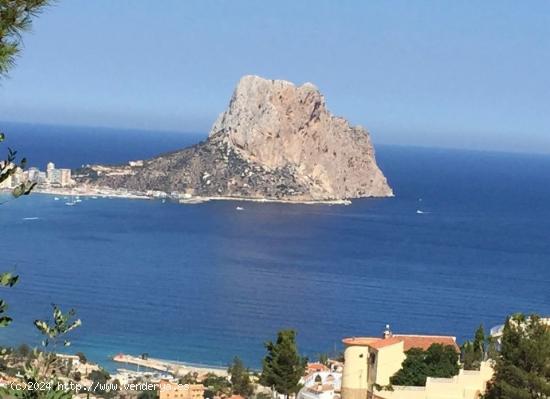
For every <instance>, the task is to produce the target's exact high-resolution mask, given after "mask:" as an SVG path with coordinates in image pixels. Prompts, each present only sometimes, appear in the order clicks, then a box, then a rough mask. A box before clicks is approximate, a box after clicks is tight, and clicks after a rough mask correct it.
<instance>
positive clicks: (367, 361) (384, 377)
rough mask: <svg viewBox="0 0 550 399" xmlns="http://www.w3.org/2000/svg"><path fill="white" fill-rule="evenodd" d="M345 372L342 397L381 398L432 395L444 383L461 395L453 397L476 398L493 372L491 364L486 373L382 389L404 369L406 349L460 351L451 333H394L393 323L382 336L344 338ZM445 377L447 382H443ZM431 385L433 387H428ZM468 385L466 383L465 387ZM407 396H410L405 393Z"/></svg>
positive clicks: (486, 367) (358, 398)
mask: <svg viewBox="0 0 550 399" xmlns="http://www.w3.org/2000/svg"><path fill="white" fill-rule="evenodd" d="M342 342H343V344H344V346H345V350H344V359H345V361H344V371H343V375H342V399H367V398H372V397H375V396H376V397H379V398H388V399H389V398H391V399H394V398H395V399H398V398H414V399H416V398H419V399H424V398H430V397H431V396H430V395H429V392H428V390H429V389H431V390H433V391H435V390H438V389H439V388H440V386H441V384H444V385H445V387H447V388H448V389H451V390H453V391H456V392H462V394H461V395H458V394H457V395H454V396H452V398H457V399H464V398H476V397H477V396H476V395H477V393H476V392H481V391H482V390H483V389H484V386H485V382H486V381H487V380H488V379H489V378H490V376H491V375H492V369H490V367H489V366H488V365H484V366H483V370H482V372H479V371H478V372H473V373H472V372H464V371H463V370H462V371H461V373H460V374H459V376H456V377H454V378H450V379H440V378H439V379H430V378H428V384H427V387H394V388H396V389H394V391H385V392H383V391H378V390H377V389H376V387H380V386H387V385H389V384H390V377H392V376H393V375H394V374H395V373H396V372H397V371H399V370H400V369H401V365H402V363H403V361H404V360H405V357H406V354H405V352H406V351H408V350H409V349H412V348H418V349H422V350H427V349H428V348H429V347H430V346H431V345H433V344H439V345H444V346H451V347H453V348H454V349H455V350H456V351H457V352H459V351H460V348H459V346H458V345H457V343H456V338H455V337H453V336H447V335H408V334H393V333H392V332H391V331H390V329H389V326H386V331H384V334H383V335H382V336H381V337H351V338H344V339H343V340H342ZM442 380H445V381H442ZM428 385H429V387H428ZM463 385H464V386H463ZM405 395H406V396H405Z"/></svg>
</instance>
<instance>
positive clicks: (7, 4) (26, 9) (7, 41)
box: [0, 0, 49, 76]
mask: <svg viewBox="0 0 550 399" xmlns="http://www.w3.org/2000/svg"><path fill="white" fill-rule="evenodd" d="M48 3H49V0H0V76H2V75H6V73H7V72H8V70H9V69H10V68H11V67H12V66H13V65H14V63H15V57H16V56H17V54H18V53H19V50H20V48H21V34H22V32H24V31H27V30H29V29H30V28H31V22H32V17H34V16H36V15H37V14H39V13H40V12H41V11H42V10H43V9H44V7H45V6H46V5H47V4H48Z"/></svg>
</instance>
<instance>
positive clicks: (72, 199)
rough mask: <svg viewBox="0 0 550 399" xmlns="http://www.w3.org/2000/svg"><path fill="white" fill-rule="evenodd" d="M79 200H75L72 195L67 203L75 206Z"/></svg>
mask: <svg viewBox="0 0 550 399" xmlns="http://www.w3.org/2000/svg"><path fill="white" fill-rule="evenodd" d="M76 203H77V201H75V198H74V197H71V199H70V201H67V202H65V205H67V206H73V205H76Z"/></svg>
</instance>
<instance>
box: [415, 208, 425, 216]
mask: <svg viewBox="0 0 550 399" xmlns="http://www.w3.org/2000/svg"><path fill="white" fill-rule="evenodd" d="M416 213H417V214H418V215H423V214H424V211H421V210H420V209H417V210H416Z"/></svg>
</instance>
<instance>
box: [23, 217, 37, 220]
mask: <svg viewBox="0 0 550 399" xmlns="http://www.w3.org/2000/svg"><path fill="white" fill-rule="evenodd" d="M23 220H38V217H36V216H33V217H28V218H23Z"/></svg>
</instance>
